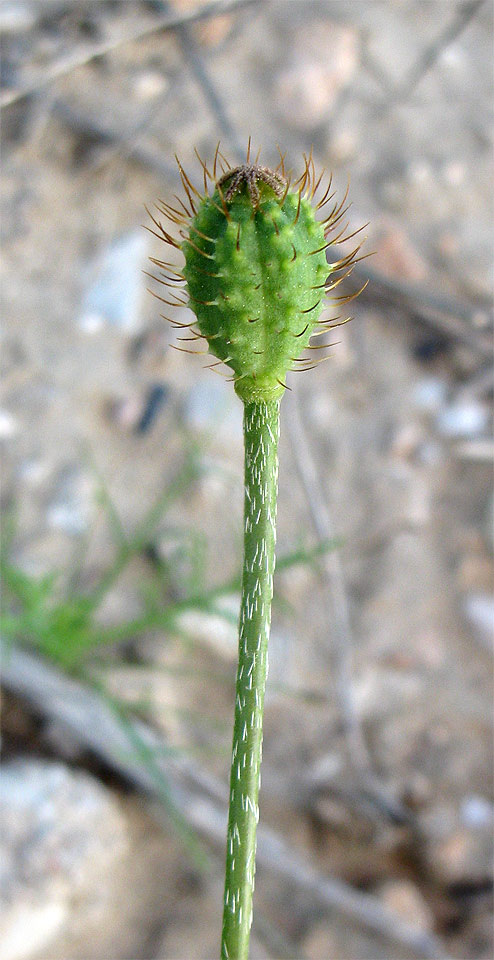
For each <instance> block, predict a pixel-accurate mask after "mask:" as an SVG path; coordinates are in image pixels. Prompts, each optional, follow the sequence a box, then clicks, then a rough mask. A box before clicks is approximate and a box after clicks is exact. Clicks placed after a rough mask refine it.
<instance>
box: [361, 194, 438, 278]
mask: <svg viewBox="0 0 494 960" xmlns="http://www.w3.org/2000/svg"><path fill="white" fill-rule="evenodd" d="M388 186H391V184H388ZM398 198H399V196H398ZM398 198H397V199H398ZM373 265H374V269H376V270H382V271H383V272H384V273H385V274H386V275H387V276H391V277H400V279H401V280H410V281H412V282H413V283H418V282H420V281H423V280H424V279H425V278H426V277H427V273H428V267H427V264H426V262H425V261H424V260H423V259H422V257H421V256H420V254H419V252H418V250H416V248H415V247H414V245H413V243H412V240H411V237H410V236H409V235H408V233H407V232H406V231H405V230H403V229H402V228H401V227H400V226H398V224H397V223H392V224H388V225H387V226H386V227H385V230H384V232H383V233H382V235H381V236H380V238H379V240H378V241H377V250H376V253H375V255H374V257H373Z"/></svg>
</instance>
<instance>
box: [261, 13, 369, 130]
mask: <svg viewBox="0 0 494 960" xmlns="http://www.w3.org/2000/svg"><path fill="white" fill-rule="evenodd" d="M358 55H359V50H358V35H357V33H356V31H354V30H351V29H350V28H349V27H346V26H345V27H343V26H340V25H338V24H335V23H331V24H329V23H327V22H326V23H320V24H317V29H314V24H310V25H307V27H302V28H300V29H299V30H298V31H297V45H296V54H295V59H294V62H293V64H292V65H291V66H290V67H288V68H287V69H286V70H282V71H281V72H280V73H279V74H278V76H277V80H276V83H275V91H274V97H275V102H276V103H277V105H278V111H279V113H280V114H281V115H282V117H283V119H284V120H285V122H286V123H288V124H289V125H290V126H294V127H298V128H299V129H301V130H310V129H312V128H313V127H314V126H316V125H317V124H319V123H321V122H322V121H323V120H324V118H325V117H326V115H327V114H328V113H329V111H330V110H331V109H332V108H333V107H334V105H335V103H336V100H337V98H338V96H339V95H340V93H341V91H342V90H343V89H344V88H345V87H346V86H348V84H349V83H350V81H351V79H352V77H353V75H354V72H355V70H356V67H357V64H358Z"/></svg>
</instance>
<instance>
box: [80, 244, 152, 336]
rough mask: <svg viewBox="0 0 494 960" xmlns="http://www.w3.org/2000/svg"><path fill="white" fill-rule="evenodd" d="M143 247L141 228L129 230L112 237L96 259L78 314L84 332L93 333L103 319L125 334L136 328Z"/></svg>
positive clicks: (100, 325) (141, 289) (139, 304)
mask: <svg viewBox="0 0 494 960" xmlns="http://www.w3.org/2000/svg"><path fill="white" fill-rule="evenodd" d="M146 251H147V239H146V235H145V233H144V231H142V230H132V231H130V232H129V233H125V234H124V235H123V236H121V237H118V238H117V239H116V240H114V241H113V243H111V244H110V246H109V247H108V248H107V249H106V250H105V251H103V253H102V254H101V256H100V257H99V258H98V259H97V261H96V263H95V264H94V265H93V269H92V273H93V277H92V279H91V280H90V282H89V285H88V288H87V290H86V294H85V296H84V299H83V304H82V309H81V313H80V316H79V326H80V327H81V328H82V329H83V330H84V331H85V332H86V333H97V332H98V331H99V330H100V329H101V327H102V325H103V324H104V323H105V322H107V323H110V324H112V325H113V326H114V327H117V329H118V330H120V331H121V332H122V333H125V334H135V333H138V332H140V330H141V327H142V322H141V321H142V317H141V309H140V307H141V297H142V294H143V291H144V284H143V280H142V266H143V263H144V260H145V256H146Z"/></svg>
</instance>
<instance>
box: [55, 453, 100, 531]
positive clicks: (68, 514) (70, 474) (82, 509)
mask: <svg viewBox="0 0 494 960" xmlns="http://www.w3.org/2000/svg"><path fill="white" fill-rule="evenodd" d="M93 509H94V502H93V485H92V482H91V481H90V479H89V477H88V476H87V475H85V474H83V473H82V472H81V471H80V470H79V469H78V467H76V466H67V467H64V468H62V470H61V471H60V473H59V476H58V478H57V480H56V482H55V493H54V497H53V499H52V502H51V503H50V504H49V506H48V509H47V511H46V520H47V523H48V526H50V527H52V528H53V529H55V530H62V531H63V532H64V533H67V534H68V535H69V536H79V535H80V534H82V533H84V531H85V530H87V527H88V525H89V521H90V518H91V514H92V511H93Z"/></svg>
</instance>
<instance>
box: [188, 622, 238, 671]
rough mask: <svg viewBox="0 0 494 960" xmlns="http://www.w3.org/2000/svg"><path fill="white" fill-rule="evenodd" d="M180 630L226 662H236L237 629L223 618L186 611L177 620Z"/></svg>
mask: <svg viewBox="0 0 494 960" xmlns="http://www.w3.org/2000/svg"><path fill="white" fill-rule="evenodd" d="M177 624H178V626H179V628H180V630H183V631H184V632H185V633H187V634H188V635H189V636H190V637H191V638H192V639H193V640H195V641H198V642H199V643H204V644H205V645H206V646H207V647H209V648H210V649H211V650H213V651H214V652H215V653H217V654H218V655H219V656H220V657H222V658H224V659H225V660H227V661H236V659H237V652H238V637H237V627H236V626H234V625H233V623H229V622H228V621H227V620H225V619H224V618H223V617H220V616H218V615H217V614H214V613H207V612H206V611H203V610H186V611H185V612H184V613H181V614H180V616H179V617H178V618H177Z"/></svg>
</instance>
